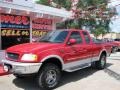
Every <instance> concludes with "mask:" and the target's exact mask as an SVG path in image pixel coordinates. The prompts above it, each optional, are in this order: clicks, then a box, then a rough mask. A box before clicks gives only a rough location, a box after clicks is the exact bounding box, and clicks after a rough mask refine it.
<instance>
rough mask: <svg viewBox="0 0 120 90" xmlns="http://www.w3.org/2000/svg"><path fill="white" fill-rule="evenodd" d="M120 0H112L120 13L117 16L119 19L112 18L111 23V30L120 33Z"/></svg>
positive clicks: (112, 3)
mask: <svg viewBox="0 0 120 90" xmlns="http://www.w3.org/2000/svg"><path fill="white" fill-rule="evenodd" d="M119 4H120V0H111V5H112V6H115V7H116V10H117V13H118V15H117V16H116V17H117V19H113V20H112V24H110V27H111V30H112V31H113V32H119V33H120V5H119Z"/></svg>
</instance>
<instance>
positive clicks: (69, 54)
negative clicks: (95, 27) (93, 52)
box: [64, 31, 86, 63]
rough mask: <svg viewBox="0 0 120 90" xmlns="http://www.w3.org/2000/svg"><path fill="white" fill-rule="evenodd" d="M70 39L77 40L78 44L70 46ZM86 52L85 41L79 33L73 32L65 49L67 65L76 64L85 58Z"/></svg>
mask: <svg viewBox="0 0 120 90" xmlns="http://www.w3.org/2000/svg"><path fill="white" fill-rule="evenodd" d="M70 39H75V40H76V43H75V44H73V45H71V44H69V40H70ZM85 53H86V50H84V45H83V40H82V37H81V35H80V32H79V31H72V32H71V34H70V37H69V39H68V42H67V44H66V47H65V52H64V59H65V60H66V63H69V62H75V61H78V60H81V59H82V58H84V55H85Z"/></svg>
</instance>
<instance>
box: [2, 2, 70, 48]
mask: <svg viewBox="0 0 120 90" xmlns="http://www.w3.org/2000/svg"><path fill="white" fill-rule="evenodd" d="M70 17H71V13H70V12H68V11H66V10H63V9H57V8H53V7H48V6H44V5H39V4H35V3H34V2H33V1H32V0H0V50H4V49H6V48H8V47H10V46H13V45H17V44H21V43H27V42H32V40H33V39H34V38H37V37H40V36H42V35H44V34H46V33H47V32H48V31H50V30H55V28H56V23H59V22H62V21H63V20H66V19H68V18H70Z"/></svg>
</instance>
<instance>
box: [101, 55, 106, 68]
mask: <svg viewBox="0 0 120 90" xmlns="http://www.w3.org/2000/svg"><path fill="white" fill-rule="evenodd" d="M105 62H106V57H105V56H104V57H102V58H101V66H102V67H104V65H105Z"/></svg>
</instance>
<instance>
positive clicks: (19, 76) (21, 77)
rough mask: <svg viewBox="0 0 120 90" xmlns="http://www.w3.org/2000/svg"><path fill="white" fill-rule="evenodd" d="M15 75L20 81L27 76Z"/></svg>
mask: <svg viewBox="0 0 120 90" xmlns="http://www.w3.org/2000/svg"><path fill="white" fill-rule="evenodd" d="M13 75H14V76H15V77H16V78H18V79H24V78H25V76H23V75H19V74H13Z"/></svg>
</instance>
